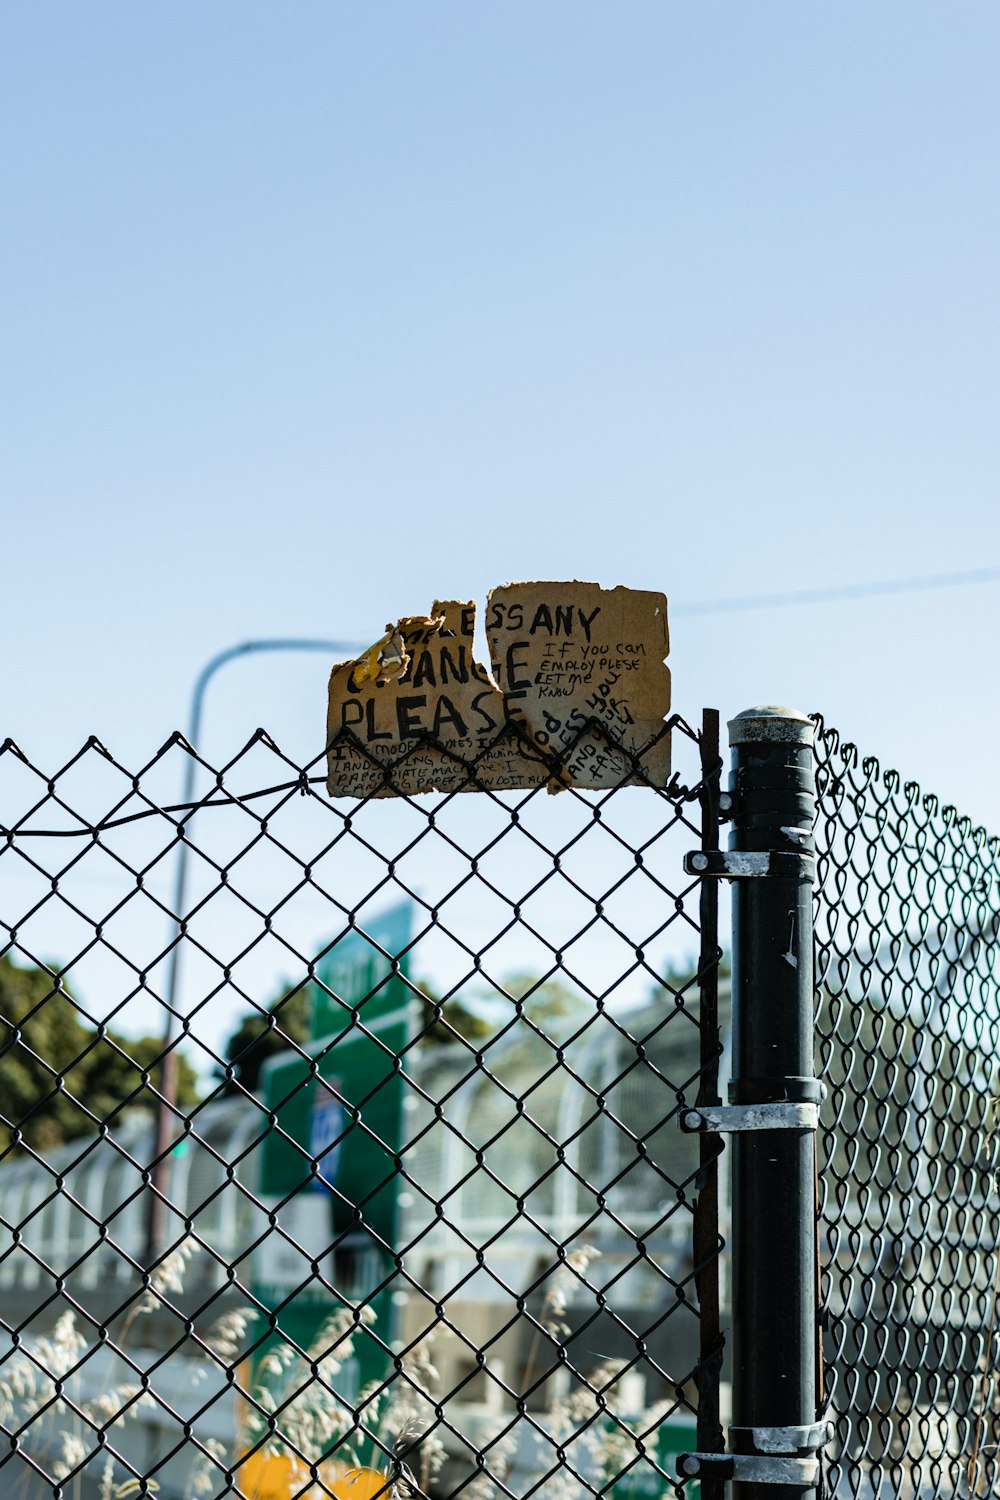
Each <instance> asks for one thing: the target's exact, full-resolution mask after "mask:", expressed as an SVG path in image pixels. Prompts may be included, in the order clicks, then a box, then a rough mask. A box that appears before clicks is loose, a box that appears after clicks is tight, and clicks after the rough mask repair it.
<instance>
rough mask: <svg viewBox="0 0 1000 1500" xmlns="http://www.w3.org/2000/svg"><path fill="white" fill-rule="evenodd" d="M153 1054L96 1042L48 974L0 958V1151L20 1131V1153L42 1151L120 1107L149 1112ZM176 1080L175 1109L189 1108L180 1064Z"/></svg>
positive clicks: (110, 1040) (193, 1087)
mask: <svg viewBox="0 0 1000 1500" xmlns="http://www.w3.org/2000/svg"><path fill="white" fill-rule="evenodd" d="M160 1048H161V1043H160V1041H159V1040H158V1039H157V1038H156V1037H150V1036H146V1037H140V1038H138V1039H135V1038H131V1037H124V1036H122V1035H121V1034H120V1033H118V1032H115V1031H110V1030H109V1031H107V1032H106V1033H105V1035H104V1036H98V1033H97V1032H96V1031H95V1029H94V1027H93V1026H91V1025H90V1024H89V1022H88V1021H87V1020H86V1018H85V1017H84V1016H83V1015H82V1014H81V1012H80V1011H79V1010H78V1008H77V1007H76V1005H75V1004H74V1003H73V999H72V996H71V995H70V993H69V992H68V990H66V989H65V988H64V987H62V986H57V984H56V982H55V981H54V980H53V978H52V976H51V974H49V973H47V972H46V971H45V970H44V969H37V968H22V967H20V966H19V965H17V964H15V963H13V962H12V960H11V959H10V958H9V957H2V958H0V1143H2V1145H4V1146H7V1145H8V1144H9V1143H10V1141H11V1138H12V1132H13V1130H14V1129H20V1131H21V1133H22V1137H23V1139H24V1141H25V1143H26V1144H27V1145H29V1146H31V1147H33V1148H34V1149H35V1150H36V1151H45V1150H49V1149H51V1148H52V1147H54V1146H58V1145H61V1144H62V1143H63V1142H64V1141H69V1140H72V1139H74V1138H75V1137H76V1136H81V1135H87V1134H89V1133H90V1132H91V1131H92V1130H93V1129H94V1127H95V1119H96V1120H105V1119H108V1118H110V1117H111V1116H112V1115H113V1114H114V1113H115V1111H116V1110H118V1109H120V1108H122V1107H123V1106H127V1107H141V1108H146V1109H152V1108H153V1106H154V1103H155V1098H154V1095H153V1094H152V1093H151V1092H150V1090H149V1088H148V1086H147V1085H146V1084H144V1083H143V1077H142V1075H143V1072H144V1071H146V1072H148V1073H151V1074H152V1081H153V1084H154V1086H155V1083H156V1067H155V1063H156V1060H157V1058H158V1056H159V1053H160ZM178 1072H179V1077H178V1103H179V1104H180V1105H181V1107H182V1108H190V1107H191V1105H193V1104H195V1103H196V1102H197V1099H198V1087H197V1077H196V1074H195V1072H194V1069H193V1068H192V1067H191V1065H190V1064H189V1063H188V1062H187V1061H186V1059H185V1058H184V1057H183V1056H182V1057H181V1058H180V1067H179V1070H178Z"/></svg>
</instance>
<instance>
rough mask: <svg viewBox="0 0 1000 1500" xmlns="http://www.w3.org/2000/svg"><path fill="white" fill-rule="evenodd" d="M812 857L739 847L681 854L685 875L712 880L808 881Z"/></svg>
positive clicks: (809, 855)
mask: <svg viewBox="0 0 1000 1500" xmlns="http://www.w3.org/2000/svg"><path fill="white" fill-rule="evenodd" d="M815 871H816V859H815V856H814V855H812V854H796V853H793V852H792V851H791V850H788V849H775V850H766V851H757V852H753V851H751V852H744V851H743V850H742V849H695V850H694V851H693V853H691V854H685V856H684V873H685V874H686V875H703V876H705V877H706V878H709V879H712V878H714V879H716V880H761V879H764V878H766V877H768V876H771V877H778V878H783V879H786V880H812V878H813V875H814V874H815Z"/></svg>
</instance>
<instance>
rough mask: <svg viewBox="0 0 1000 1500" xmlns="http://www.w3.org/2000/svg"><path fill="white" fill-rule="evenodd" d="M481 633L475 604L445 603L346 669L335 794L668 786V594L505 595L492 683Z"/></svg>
mask: <svg viewBox="0 0 1000 1500" xmlns="http://www.w3.org/2000/svg"><path fill="white" fill-rule="evenodd" d="M475 623H476V609H475V605H474V604H473V603H472V602H468V603H459V602H457V601H447V602H444V603H441V602H437V603H435V604H434V607H433V611H432V613H431V614H430V615H428V616H407V617H404V618H403V619H401V620H399V621H398V622H397V624H396V625H395V626H392V625H389V626H387V627H386V634H385V636H384V637H383V638H382V640H381V641H378V642H376V643H375V645H374V646H372V647H371V648H370V650H369V651H367V652H365V653H364V654H363V655H362V656H360V657H358V658H357V659H356V660H355V661H349V662H342V663H341V664H340V665H338V666H336V667H334V669H333V671H332V673H331V674H330V694H329V713H328V718H327V743H328V746H329V751H328V783H327V787H328V791H329V793H330V795H331V796H349V797H370V796H391V795H393V794H394V793H403V794H405V795H412V794H414V793H417V792H430V791H471V790H475V789H476V787H477V786H478V787H482V788H488V789H490V790H494V791H505V790H513V789H517V788H523V787H534V786H538V785H540V784H543V783H547V784H548V786H549V790H550V791H558V790H560V788H561V787H563V786H578V787H580V788H583V789H586V788H602V787H612V786H619V785H622V784H637V782H640V781H644V780H648V781H649V782H652V784H653V785H663V784H664V783H665V782H666V780H667V777H668V776H669V774H670V746H669V738H668V736H667V734H666V732H665V728H664V722H663V721H664V718H665V716H666V714H667V712H668V710H669V707H670V673H669V671H668V669H667V667H666V666H665V658H666V655H667V649H668V637H667V601H666V598H665V597H664V595H663V594H659V593H651V592H644V591H640V590H636V589H627V588H616V589H602V588H601V587H600V586H599V585H598V584H596V583H512V584H505V585H504V586H503V587H502V588H496V589H493V590H492V592H491V593H490V595H489V598H488V600H487V605H486V622H485V624H486V637H487V642H488V645H489V652H490V660H491V663H492V666H493V678H491V677H490V674H489V673H488V672H487V670H486V668H485V667H484V666H482V665H481V663H479V662H478V661H476V659H475V656H474V654H473V636H474V634H475ZM494 679H495V680H494ZM505 730H506V732H505ZM622 751H625V752H627V753H626V754H623V753H622ZM632 757H634V760H633V759H632ZM636 762H638V766H639V769H640V773H641V774H640V775H639V776H638V777H637V776H636V775H635V774H634V772H635V768H636V766H635V763H636ZM387 767H388V768H391V769H390V771H389V774H388V775H387V772H386V768H387ZM470 769H471V773H472V774H471V777H470Z"/></svg>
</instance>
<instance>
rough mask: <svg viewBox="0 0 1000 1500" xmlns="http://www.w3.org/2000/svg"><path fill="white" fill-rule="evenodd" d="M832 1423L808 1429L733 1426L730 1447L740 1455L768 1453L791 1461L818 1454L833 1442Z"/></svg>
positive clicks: (814, 1423)
mask: <svg viewBox="0 0 1000 1500" xmlns="http://www.w3.org/2000/svg"><path fill="white" fill-rule="evenodd" d="M833 1435H834V1426H833V1423H832V1422H813V1423H812V1424H811V1425H810V1426H808V1427H730V1429H729V1446H730V1447H731V1448H733V1449H735V1451H736V1452H738V1453H765V1454H769V1455H771V1456H779V1455H780V1456H781V1457H784V1458H790V1457H793V1456H796V1457H800V1458H801V1457H803V1456H805V1455H808V1454H810V1453H818V1452H819V1450H820V1449H821V1448H823V1447H825V1445H826V1444H827V1443H829V1442H832V1440H833Z"/></svg>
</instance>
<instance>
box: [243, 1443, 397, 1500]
mask: <svg viewBox="0 0 1000 1500" xmlns="http://www.w3.org/2000/svg"><path fill="white" fill-rule="evenodd" d="M319 1478H320V1483H319V1485H316V1486H312V1487H307V1486H308V1470H306V1471H305V1472H304V1470H303V1465H302V1463H301V1462H298V1463H297V1462H296V1461H295V1459H294V1458H291V1457H289V1456H288V1455H287V1454H284V1453H274V1454H271V1453H264V1452H257V1453H251V1455H250V1457H249V1458H247V1459H244V1461H243V1463H241V1464H240V1466H239V1468H238V1470H237V1471H236V1483H237V1485H238V1486H239V1493H240V1494H241V1495H245V1496H246V1500H320V1497H325V1496H328V1495H335V1496H336V1497H337V1500H378V1497H380V1496H385V1500H388V1496H389V1491H388V1487H387V1482H386V1478H385V1475H384V1474H380V1473H379V1471H378V1470H377V1469H351V1468H348V1467H347V1465H346V1464H340V1463H336V1462H331V1463H326V1464H323V1465H322V1466H321V1468H320V1471H319Z"/></svg>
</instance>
